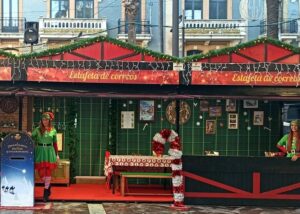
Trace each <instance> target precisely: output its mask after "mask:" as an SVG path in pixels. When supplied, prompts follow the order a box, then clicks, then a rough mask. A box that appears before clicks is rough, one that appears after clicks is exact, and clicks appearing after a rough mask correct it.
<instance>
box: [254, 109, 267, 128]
mask: <svg viewBox="0 0 300 214" xmlns="http://www.w3.org/2000/svg"><path fill="white" fill-rule="evenodd" d="M253 125H255V126H263V125H264V112H263V111H254V112H253Z"/></svg>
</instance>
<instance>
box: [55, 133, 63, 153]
mask: <svg viewBox="0 0 300 214" xmlns="http://www.w3.org/2000/svg"><path fill="white" fill-rule="evenodd" d="M56 138H57V149H58V151H59V152H61V151H62V150H63V133H57V134H56Z"/></svg>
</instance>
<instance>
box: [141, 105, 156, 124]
mask: <svg viewBox="0 0 300 214" xmlns="http://www.w3.org/2000/svg"><path fill="white" fill-rule="evenodd" d="M154 119H155V102H154V100H140V102H139V120H140V121H154Z"/></svg>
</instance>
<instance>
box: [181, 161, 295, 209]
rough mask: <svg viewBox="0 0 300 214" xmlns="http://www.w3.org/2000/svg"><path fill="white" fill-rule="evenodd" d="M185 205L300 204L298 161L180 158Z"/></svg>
mask: <svg viewBox="0 0 300 214" xmlns="http://www.w3.org/2000/svg"><path fill="white" fill-rule="evenodd" d="M183 173H184V177H185V203H186V204H215V205H256V206H257V205H258V206H299V205H300V159H299V160H297V161H295V162H293V161H291V160H290V159H289V158H285V157H273V158H270V157H222V156H218V157H215V156H183Z"/></svg>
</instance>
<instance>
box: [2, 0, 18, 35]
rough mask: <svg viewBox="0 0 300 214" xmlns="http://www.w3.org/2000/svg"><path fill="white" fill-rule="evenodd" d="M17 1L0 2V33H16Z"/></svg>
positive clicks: (5, 0) (6, 0)
mask: <svg viewBox="0 0 300 214" xmlns="http://www.w3.org/2000/svg"><path fill="white" fill-rule="evenodd" d="M18 4H19V1H18V0H3V1H2V14H3V17H2V18H1V19H2V32H18V30H19V28H18V26H19V22H18V18H19V17H18V14H19V13H18V12H19V10H18V6H19V5H18Z"/></svg>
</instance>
